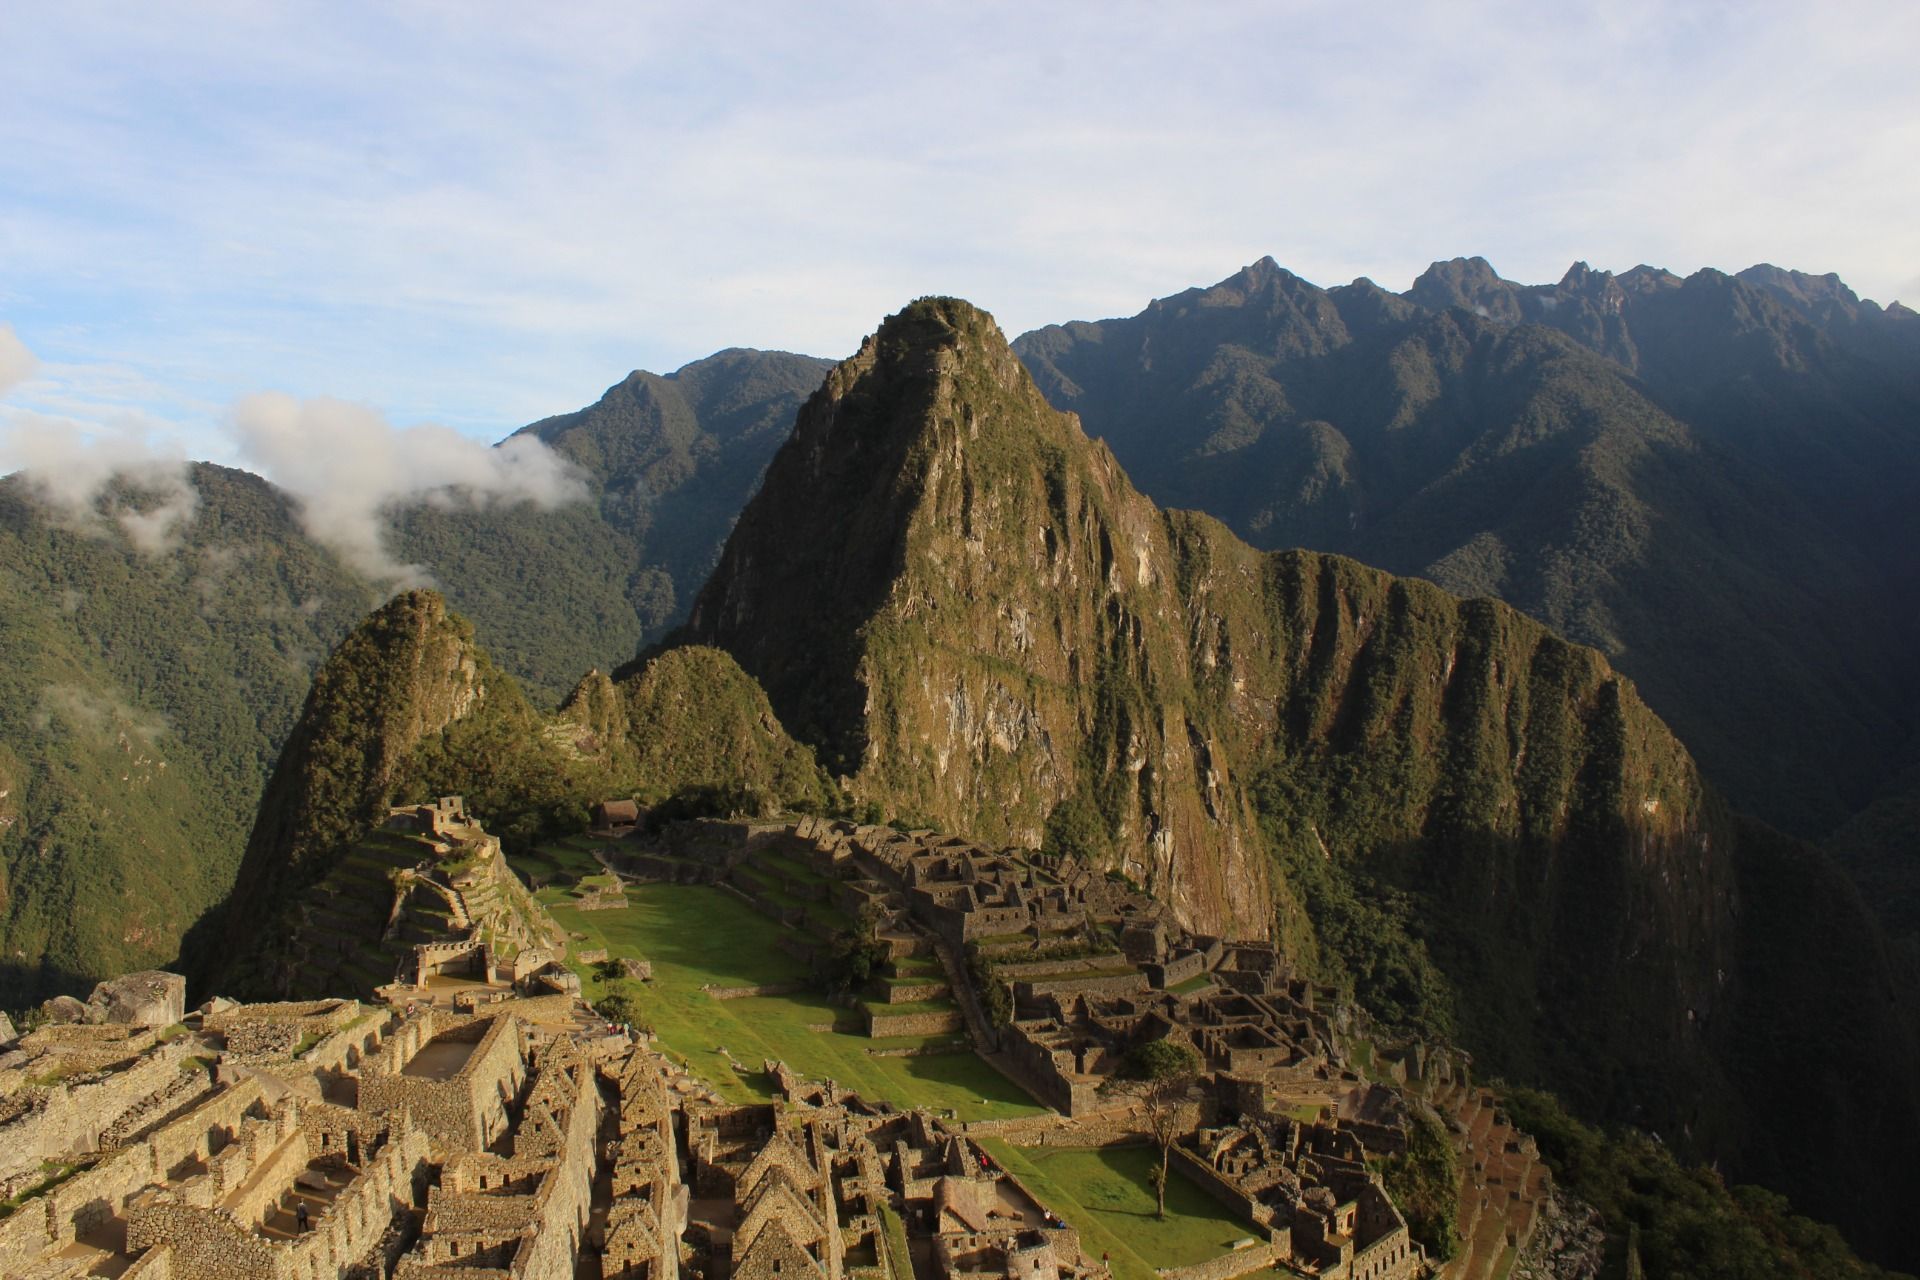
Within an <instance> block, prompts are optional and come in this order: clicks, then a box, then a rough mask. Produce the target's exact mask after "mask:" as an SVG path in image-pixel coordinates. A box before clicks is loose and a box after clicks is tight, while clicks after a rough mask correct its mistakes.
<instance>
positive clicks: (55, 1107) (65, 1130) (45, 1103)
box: [0, 1038, 192, 1184]
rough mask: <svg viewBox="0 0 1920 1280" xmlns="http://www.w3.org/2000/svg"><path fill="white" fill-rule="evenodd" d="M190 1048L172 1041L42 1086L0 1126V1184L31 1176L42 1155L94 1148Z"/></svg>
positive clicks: (170, 1076)
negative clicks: (33, 1101) (28, 1106)
mask: <svg viewBox="0 0 1920 1280" xmlns="http://www.w3.org/2000/svg"><path fill="white" fill-rule="evenodd" d="M191 1049H192V1046H191V1045H190V1044H189V1043H188V1042H187V1041H186V1040H185V1039H184V1038H182V1039H178V1040H171V1041H168V1042H167V1043H165V1044H156V1045H154V1046H153V1047H152V1048H151V1049H149V1050H148V1051H147V1052H146V1053H145V1054H143V1055H141V1056H140V1057H139V1058H137V1059H135V1060H134V1061H133V1063H132V1064H131V1065H129V1066H127V1067H126V1068H125V1069H123V1070H119V1071H113V1072H110V1073H108V1074H106V1075H104V1076H101V1077H99V1078H97V1079H86V1080H82V1081H79V1082H76V1083H74V1084H71V1085H67V1084H54V1085H50V1086H47V1087H46V1091H45V1094H44V1095H43V1096H42V1097H41V1099H40V1103H39V1105H38V1106H36V1107H34V1108H33V1109H32V1110H30V1111H27V1112H25V1113H23V1114H21V1115H19V1116H17V1117H15V1118H14V1119H13V1120H12V1121H10V1122H8V1123H7V1124H5V1125H0V1184H11V1183H13V1182H15V1181H17V1180H19V1179H21V1178H25V1177H31V1176H32V1175H33V1174H35V1173H37V1172H38V1170H39V1168H40V1162H41V1161H42V1160H59V1159H62V1158H65V1157H67V1156H70V1155H76V1154H84V1153H86V1152H90V1151H93V1150H94V1149H95V1148H97V1147H98V1146H99V1145H100V1136H101V1134H103V1133H105V1132H106V1131H107V1130H108V1129H109V1128H111V1127H112V1126H113V1123H114V1121H116V1120H118V1119H119V1118H120V1117H121V1115H123V1114H124V1113H125V1112H127V1111H128V1110H129V1109H131V1108H133V1107H135V1106H137V1105H139V1104H140V1103H142V1102H144V1101H146V1100H147V1099H148V1098H150V1097H152V1096H153V1095H154V1094H156V1093H161V1092H164V1091H165V1090H167V1089H168V1088H170V1087H172V1086H173V1085H174V1083H175V1082H176V1081H177V1080H178V1078H179V1076H180V1069H181V1067H182V1065H183V1064H184V1063H185V1062H186V1059H187V1056H188V1054H189V1052H190V1051H191Z"/></svg>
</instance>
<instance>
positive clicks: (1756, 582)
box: [1015, 259, 1920, 835]
mask: <svg viewBox="0 0 1920 1280" xmlns="http://www.w3.org/2000/svg"><path fill="white" fill-rule="evenodd" d="M1015 349H1016V350H1017V351H1018V353H1019V354H1020V356H1021V358H1022V359H1023V360H1024V361H1025V362H1026V364H1027V365H1028V367H1029V368H1030V369H1031V370H1032V372H1033V373H1034V375H1035V377H1036V379H1037V380H1038V382H1039V385H1040V387H1041V389H1042V390H1043V391H1044V392H1045V393H1046V395H1047V396H1048V398H1049V399H1050V400H1051V401H1052V402H1053V403H1054V404H1055V405H1057V406H1059V407H1060V408H1062V409H1069V410H1073V411H1074V412H1077V413H1078V414H1080V415H1081V417H1082V419H1083V420H1084V422H1085V425H1086V428H1087V430H1088V432H1089V433H1091V434H1092V435H1094V436H1096V437H1098V438H1099V439H1101V440H1103V441H1104V442H1106V443H1107V444H1109V445H1110V446H1111V447H1112V448H1113V450H1114V452H1115V454H1116V455H1117V457H1118V458H1119V460H1120V461H1121V463H1123V464H1124V465H1125V466H1126V468H1127V470H1128V472H1129V473H1130V474H1131V475H1132V477H1133V478H1134V480H1135V481H1136V482H1137V483H1138V484H1140V486H1141V487H1142V488H1143V489H1144V490H1145V491H1146V492H1148V493H1150V494H1151V495H1153V496H1154V497H1155V498H1156V499H1157V500H1159V501H1161V502H1162V503H1166V504H1170V505H1175V506H1190V507H1195V508H1199V509H1201V510H1205V511H1207V512H1210V513H1212V514H1213V515H1215V516H1217V517H1219V518H1220V519H1222V520H1224V521H1225V522H1226V523H1227V524H1228V525H1229V526H1230V527H1231V528H1232V529H1233V530H1234V532H1235V533H1236V534H1238V535H1239V536H1240V537H1242V538H1244V539H1246V540H1247V541H1249V542H1251V543H1253V544H1254V545H1256V546H1259V547H1265V548H1283V547H1309V548H1313V549H1316V550H1325V551H1333V552H1338V553H1342V554H1346V555H1352V556H1355V557H1357V558H1359V559H1361V560H1364V561H1366V562H1367V563H1369V564H1375V565H1379V566H1381V567H1383V568H1386V569H1389V570H1392V571H1394V572H1397V573H1403V574H1418V575H1420V576H1422V577H1426V578H1430V579H1431V580H1433V581H1435V582H1437V583H1439V584H1440V585H1441V586H1444V587H1446V588H1447V589H1449V590H1451V591H1455V592H1457V593H1459V594H1462V595H1492V596H1497V597H1499V598H1501V599H1503V600H1506V601H1507V602H1509V603H1511V604H1513V605H1515V606H1517V607H1519V608H1521V609H1523V610H1525V611H1527V612H1528V613H1530V614H1532V615H1533V616H1534V617H1537V618H1539V619H1540V620H1542V621H1544V622H1546V623H1548V624H1549V625H1551V626H1553V627H1554V628H1555V629H1556V630H1558V631H1559V632H1560V633H1561V634H1563V635H1565V636H1567V637H1569V638H1571V639H1574V640H1576V641H1580V642H1583V643H1587V644H1592V645H1595V646H1597V647H1598V648H1600V649H1601V650H1603V651H1604V652H1606V653H1607V654H1608V655H1609V657H1610V658H1612V659H1613V661H1614V662H1615V663H1616V664H1617V665H1618V666H1619V667H1620V669H1621V670H1623V671H1624V672H1626V673H1627V674H1629V675H1631V676H1632V677H1633V678H1634V679H1635V681H1636V682H1637V684H1638V685H1639V687H1640V689H1641V690H1642V692H1643V693H1644V694H1645V696H1646V697H1647V699H1648V701H1649V702H1650V703H1651V704H1652V705H1653V706H1654V708H1655V709H1656V710H1657V711H1659V712H1660V714H1661V715H1662V717H1663V718H1664V719H1666V720H1667V721H1668V722H1669V723H1670V724H1672V725H1674V726H1675V728H1676V729H1677V730H1678V731H1679V733H1680V736H1681V737H1682V738H1683V739H1684V740H1685V741H1686V742H1687V743H1688V744H1689V746H1690V747H1691V748H1692V749H1693V751H1694V753H1695V754H1696V755H1697V756H1698V757H1699V758H1700V759H1701V761H1702V762H1703V763H1704V764H1705V765H1706V767H1707V770H1708V772H1709V773H1710V774H1711V775H1712V776H1713V777H1714V778H1715V779H1717V780H1719V782H1720V785H1722V786H1723V787H1725V788H1726V789H1727V791H1728V792H1729V794H1730V795H1731V796H1732V798H1733V799H1734V800H1735V802H1736V803H1737V804H1738V805H1739V806H1740V807H1742V808H1743V809H1747V810H1750V811H1752V812H1755V813H1758V814H1759V815H1761V816H1762V817H1765V818H1767V819H1769V820H1770V821H1773V822H1775V823H1777V824H1779V825H1782V826H1784V827H1787V828H1789V829H1792V830H1795V831H1798V832H1799V833H1801V834H1804V835H1818V834H1821V833H1822V832H1824V831H1825V830H1827V829H1829V828H1831V827H1832V826H1833V825H1834V824H1835V823H1837V822H1838V821H1840V820H1841V819H1842V818H1843V817H1845V816H1846V815H1847V814H1849V813H1851V812H1853V811H1854V810H1856V809H1858V808H1859V807H1860V806H1861V805H1863V804H1864V803H1865V802H1866V800H1867V799H1868V798H1869V797H1870V796H1871V794H1872V793H1873V790H1874V788H1875V786H1876V785H1877V784H1878V782H1879V780H1881V779H1883V778H1884V777H1886V775H1887V772H1888V769H1889V766H1890V764H1891V763H1892V762H1893V760H1894V759H1895V758H1896V753H1897V752H1898V750H1899V749H1900V748H1901V747H1902V746H1903V745H1904V743H1905V740H1906V737H1907V735H1908V733H1909V732H1910V731H1911V723H1910V711H1911V708H1912V707H1913V705H1914V704H1915V699H1916V698H1917V697H1920V685H1916V683H1915V679H1914V671H1913V667H1912V664H1911V663H1910V662H1908V661H1906V660H1905V657H1904V655H1906V654H1907V653H1910V652H1911V651H1912V650H1913V649H1914V648H1915V646H1916V645H1920V623H1917V622H1916V618H1915V615H1914V613H1913V611H1912V610H1910V609H1904V608H1902V607H1901V605H1900V603H1899V602H1900V601H1901V600H1902V599H1904V598H1905V595H1906V594H1907V586H1908V584H1910V583H1911V582H1912V581H1913V580H1914V579H1913V574H1914V572H1915V570H1916V568H1917V567H1920V561H1916V554H1920V552H1916V548H1920V523H1916V512H1920V507H1916V506H1915V504H1914V502H1913V496H1912V495H1913V494H1914V492H1915V491H1916V489H1917V488H1920V375H1916V370H1920V323H1915V322H1914V321H1913V318H1912V314H1911V313H1910V312H1904V311H1881V310H1880V309H1879V308H1878V307H1875V306H1873V304H1871V303H1862V302H1861V301H1860V300H1859V299H1857V298H1855V297H1854V296H1853V295H1852V294H1851V293H1850V292H1848V291H1847V290H1846V288H1845V286H1844V285H1841V284H1840V283H1839V281H1838V280H1836V279H1834V278H1832V277H1810V276H1802V275H1800V274H1799V273H1790V272H1781V271H1778V270H1776V269H1774V268H1771V267H1756V268H1753V269H1751V270H1749V271H1746V272H1742V273H1741V274H1740V276H1739V277H1737V278H1735V277H1729V276H1726V275H1723V274H1721V273H1719V272H1715V271H1702V272H1700V273H1698V274H1697V275H1695V276H1693V277H1690V278H1688V279H1686V280H1681V279H1680V278H1679V277H1677V276H1673V275H1670V274H1668V273H1665V272H1660V271H1655V270H1652V269H1650V268H1644V267H1642V268H1637V269H1635V270H1634V271H1631V272H1628V273H1626V274H1625V275H1623V276H1620V277H1617V278H1616V277H1614V276H1612V275H1610V274H1609V273H1606V272H1595V271H1590V270H1588V269H1587V268H1586V267H1585V266H1584V265H1579V266H1576V267H1575V268H1574V269H1573V270H1571V271H1569V272H1568V273H1567V276H1566V278H1565V279H1563V280H1562V281H1560V282H1559V283H1557V284H1554V285H1541V286H1520V285H1516V284H1513V283H1512V282H1510V281H1506V280H1502V279H1500V278H1499V277H1498V276H1497V275H1495V274H1494V272H1493V270H1492V268H1490V267H1489V266H1488V265H1487V264H1486V263H1485V262H1484V261H1481V260H1479V259H1470V260H1468V259H1456V260H1455V261H1453V262H1448V263H1436V264H1434V266H1433V268H1432V269H1430V270H1429V271H1428V272H1427V273H1426V274H1425V275H1423V276H1422V277H1421V278H1420V280H1419V281H1417V282H1416V283H1415V285H1414V287H1413V288H1412V289H1411V290H1409V291H1408V292H1407V293H1406V294H1405V295H1404V296H1400V295H1395V294H1392V293H1388V292H1386V291H1385V290H1383V289H1380V288H1379V287H1377V286H1375V285H1374V284H1372V283H1371V282H1370V281H1366V280H1360V281H1356V282H1355V283H1353V284H1351V285H1344V286H1340V287H1336V288H1332V289H1321V288H1318V287H1316V286H1314V285H1312V284H1309V283H1308V282H1306V281H1304V280H1301V279H1299V278H1298V277H1296V276H1294V275H1292V274H1291V273H1289V272H1287V271H1285V270H1283V269H1281V268H1280V267H1278V266H1277V265H1275V264H1274V263H1273V262H1272V261H1271V260H1266V259H1263V260H1262V261H1260V262H1258V263H1256V264H1254V265H1253V266H1251V267H1248V268H1247V269H1245V270H1244V271H1241V272H1239V273H1237V274H1236V275H1234V276H1233V277H1231V278H1229V279H1227V280H1224V281H1221V282H1220V283H1219V284H1217V285H1214V286H1212V287H1209V288H1198V289H1191V290H1188V291H1186V292H1184V293H1181V294H1179V295H1176V296H1174V297H1170V298H1165V299H1161V300H1159V301H1156V302H1154V303H1152V304H1151V305H1149V306H1148V307H1147V309H1146V310H1145V311H1143V312H1141V313H1140V314H1139V315H1137V316H1134V317H1132V318H1129V319H1120V320H1105V321H1100V322H1097V323H1075V324H1067V325H1055V326H1050V327H1047V328H1044V329H1040V330H1036V331H1035V332H1033V333H1030V334H1027V335H1025V336H1024V337H1022V338H1021V339H1020V340H1019V341H1018V342H1017V343H1016V344H1015Z"/></svg>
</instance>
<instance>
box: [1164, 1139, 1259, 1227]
mask: <svg viewBox="0 0 1920 1280" xmlns="http://www.w3.org/2000/svg"><path fill="white" fill-rule="evenodd" d="M1172 1155H1173V1167H1174V1168H1177V1169H1178V1170H1179V1171H1180V1172H1181V1173H1182V1174H1183V1175H1184V1176H1185V1177H1186V1178H1187V1180H1188V1181H1189V1182H1192V1183H1193V1184H1194V1185H1195V1186H1197V1187H1199V1188H1200V1189H1201V1190H1202V1191H1205V1192H1206V1193H1207V1194H1208V1195H1210V1196H1212V1197H1213V1198H1214V1199H1215V1200H1218V1201H1219V1202H1220V1203H1221V1204H1223V1205H1225V1206H1226V1207H1227V1208H1229V1209H1231V1210H1233V1211H1234V1212H1235V1213H1237V1214H1239V1215H1240V1216H1241V1217H1242V1218H1245V1219H1247V1220H1249V1221H1251V1222H1256V1223H1259V1224H1260V1225H1262V1226H1266V1227H1271V1226H1272V1225H1273V1218H1274V1212H1273V1209H1272V1208H1271V1207H1269V1206H1267V1205H1264V1204H1261V1203H1260V1202H1259V1201H1258V1200H1256V1199H1254V1198H1253V1197H1252V1196H1250V1195H1248V1194H1247V1193H1246V1192H1244V1191H1242V1190H1241V1189H1240V1188H1239V1187H1238V1186H1236V1185H1235V1184H1234V1183H1232V1182H1230V1181H1228V1180H1227V1179H1226V1178H1223V1177H1221V1176H1220V1172H1219V1170H1217V1169H1215V1168H1214V1167H1213V1166H1212V1165H1209V1164H1208V1163H1207V1162H1206V1161H1205V1160H1202V1159H1201V1158H1200V1157H1199V1156H1196V1155H1195V1154H1193V1152H1191V1151H1189V1150H1187V1149H1186V1148H1185V1147H1183V1146H1179V1145H1175V1146H1174V1148H1173V1152H1172ZM1281 1229H1282V1230H1284V1229H1285V1228H1284V1227H1282V1228H1281Z"/></svg>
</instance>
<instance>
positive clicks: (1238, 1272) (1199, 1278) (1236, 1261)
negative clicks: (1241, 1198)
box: [1160, 1243, 1358, 1280]
mask: <svg viewBox="0 0 1920 1280" xmlns="http://www.w3.org/2000/svg"><path fill="white" fill-rule="evenodd" d="M1285 1256H1286V1255H1285V1254H1283V1253H1281V1252H1280V1250H1279V1249H1277V1248H1276V1247H1275V1246H1274V1245H1273V1244H1272V1243H1267V1244H1251V1245H1248V1246H1246V1247H1245V1248H1243V1249H1234V1250H1231V1251H1230V1252H1227V1253H1223V1254H1220V1255H1219V1256H1218V1257H1213V1258H1208V1259H1207V1260H1206V1261H1205V1262H1196V1263H1194V1264H1192V1265H1191V1266H1186V1267H1168V1268H1164V1269H1163V1270H1162V1271H1161V1272H1160V1280H1234V1277H1235V1276H1244V1275H1248V1274H1250V1273H1252V1272H1255V1271H1260V1270H1264V1269H1265V1268H1267V1267H1272V1266H1276V1265H1278V1263H1279V1261H1280V1259H1282V1258H1284V1257H1285ZM1355 1274H1356V1277H1357V1275H1358V1273H1355ZM1343 1280H1344V1277H1343Z"/></svg>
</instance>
